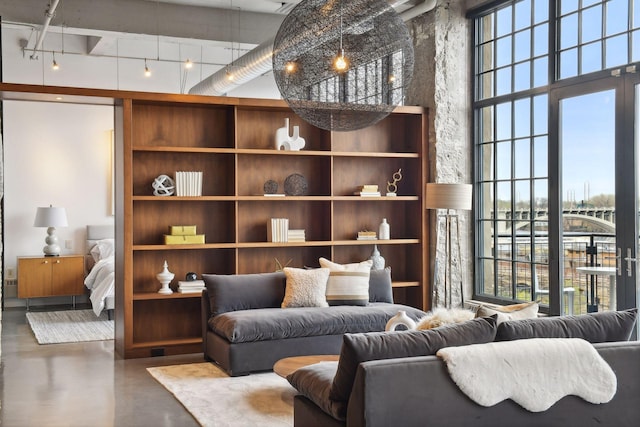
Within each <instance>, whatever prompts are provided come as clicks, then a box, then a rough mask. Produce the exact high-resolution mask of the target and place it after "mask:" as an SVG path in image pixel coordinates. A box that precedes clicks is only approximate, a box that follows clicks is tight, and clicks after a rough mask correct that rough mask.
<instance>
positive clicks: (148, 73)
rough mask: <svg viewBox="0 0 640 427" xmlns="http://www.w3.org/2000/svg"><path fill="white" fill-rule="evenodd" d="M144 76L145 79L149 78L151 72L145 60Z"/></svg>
mask: <svg viewBox="0 0 640 427" xmlns="http://www.w3.org/2000/svg"><path fill="white" fill-rule="evenodd" d="M144 76H145V77H151V70H150V69H149V67H148V66H147V60H146V59H145V60H144Z"/></svg>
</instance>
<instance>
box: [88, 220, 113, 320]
mask: <svg viewBox="0 0 640 427" xmlns="http://www.w3.org/2000/svg"><path fill="white" fill-rule="evenodd" d="M114 254H115V240H114V239H113V227H110V226H104V225H88V226H87V256H86V259H87V264H86V266H87V269H89V273H88V275H87V277H86V278H85V280H84V284H85V286H86V287H87V288H88V289H90V290H91V296H90V297H89V299H90V301H91V305H92V307H93V312H94V313H95V314H96V316H100V313H102V310H104V309H113V299H114V295H115V271H114Z"/></svg>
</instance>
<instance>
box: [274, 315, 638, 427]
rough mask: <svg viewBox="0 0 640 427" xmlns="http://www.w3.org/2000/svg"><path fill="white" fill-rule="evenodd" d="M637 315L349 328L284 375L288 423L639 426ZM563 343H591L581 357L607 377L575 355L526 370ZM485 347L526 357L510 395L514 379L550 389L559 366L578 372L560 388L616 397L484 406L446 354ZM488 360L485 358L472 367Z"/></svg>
mask: <svg viewBox="0 0 640 427" xmlns="http://www.w3.org/2000/svg"><path fill="white" fill-rule="evenodd" d="M636 315H637V310H636V309H634V310H628V311H621V312H603V313H594V314H587V315H581V316H567V317H550V318H537V319H527V320H513V321H505V322H501V323H500V324H498V322H497V315H494V316H493V317H484V318H476V319H473V320H469V321H466V322H462V323H459V324H455V325H445V326H442V327H439V328H435V329H431V330H425V331H403V332H386V333H384V332H383V333H364V334H346V335H345V336H344V342H343V346H342V349H341V353H340V359H339V362H324V363H320V364H315V365H311V366H308V367H304V368H301V369H298V370H297V371H295V372H293V373H292V374H290V375H289V376H288V377H287V379H288V380H289V382H290V383H291V384H292V385H293V386H294V387H295V388H296V389H297V390H298V392H299V394H298V395H297V396H296V397H295V399H294V425H295V426H299V427H302V426H336V427H337V426H368V427H377V426H380V427H382V426H391V425H394V426H395V425H397V426H403V427H411V426H447V427H452V426H470V425H473V426H491V427H495V426H516V425H517V426H536V427H537V426H551V427H553V426H561V427H571V426H576V427H578V426H579V427H583V426H612V427H613V426H615V427H619V426H635V425H638V420H640V343H639V342H637V341H626V340H627V339H628V338H629V336H630V334H631V332H632V330H633V328H634V326H635V323H636ZM559 341H562V342H563V343H570V344H581V345H582V346H583V347H578V348H586V349H589V351H585V352H584V353H585V354H590V353H595V352H597V354H596V355H595V357H596V358H598V356H597V355H599V356H601V358H602V359H603V360H604V361H605V362H601V363H603V364H604V365H607V364H608V366H609V367H610V370H612V371H613V373H614V374H613V377H611V376H610V377H608V379H607V381H604V380H601V379H600V377H597V376H596V374H597V373H598V371H596V369H595V366H593V367H592V365H591V364H588V363H587V364H586V366H583V365H581V364H580V363H578V361H577V360H575V359H576V358H577V356H576V354H567V356H566V357H564V356H563V357H558V358H557V359H555V360H553V361H552V362H551V363H547V362H543V363H542V364H538V365H537V366H538V368H537V370H534V372H533V373H531V372H529V373H528V375H529V376H527V375H526V369H527V365H528V364H533V362H535V361H534V360H533V358H534V357H535V355H534V354H535V352H530V350H527V348H529V349H531V348H533V347H536V346H538V345H542V344H545V343H546V344H557V343H558V342H559ZM526 343H529V344H530V345H528V346H527V345H525V344H526ZM488 346H494V347H495V346H502V347H501V348H504V347H507V348H512V351H513V352H514V353H515V354H516V356H518V357H520V359H519V360H521V361H524V362H523V363H521V364H520V365H519V366H518V369H517V370H516V372H518V374H517V375H515V376H512V377H509V378H508V383H507V385H508V386H509V387H510V388H512V389H513V390H515V391H516V393H519V391H520V390H521V389H523V388H525V387H522V384H521V383H520V382H521V381H528V380H530V378H531V377H534V378H537V379H540V380H542V391H543V392H544V391H548V392H555V391H556V388H557V387H558V384H557V383H556V384H554V378H553V377H554V375H556V373H555V371H552V370H551V369H550V368H551V367H552V366H553V367H555V366H559V367H562V368H563V369H565V368H566V369H567V370H569V369H571V370H573V369H576V370H577V372H580V374H578V375H571V376H570V378H569V381H564V380H562V379H560V380H562V381H563V384H560V385H564V383H565V382H566V383H571V384H569V387H568V389H569V390H574V389H580V385H583V386H584V385H588V386H587V387H583V388H586V389H587V390H586V391H587V392H592V391H596V392H600V391H603V392H604V391H606V390H604V389H605V384H607V385H608V387H609V391H608V392H609V393H613V397H612V398H610V397H608V398H607V399H605V400H602V401H601V402H602V403H599V404H594V403H590V402H588V401H586V400H584V399H583V398H581V397H577V396H575V395H571V394H572V393H569V395H567V396H565V397H562V398H560V399H559V400H558V401H557V402H555V403H553V404H552V405H551V406H550V407H548V409H544V410H536V411H532V410H530V409H525V408H524V407H523V406H521V405H520V404H518V403H515V401H514V399H515V398H511V399H506V400H502V401H500V402H498V403H496V404H493V405H489V406H483V405H481V404H478V403H477V402H476V401H473V400H472V399H471V398H470V397H469V394H467V392H463V391H462V389H461V387H460V386H459V384H457V383H456V382H455V381H454V379H452V378H453V376H452V375H450V372H449V369H451V367H449V366H448V365H447V364H446V362H445V361H444V360H443V355H442V353H445V354H446V353H447V351H451V350H452V349H454V350H458V351H460V352H462V353H464V350H471V351H470V354H472V355H474V356H475V355H476V354H477V355H478V357H479V355H480V353H481V352H480V351H479V350H480V349H482V348H485V347H488ZM584 346H586V347H584ZM593 349H595V352H594V351H593ZM436 353H437V354H438V355H440V357H438V356H436V355H435V354H436ZM505 357H506V356H505ZM500 358H502V353H497V356H496V357H495V358H493V359H491V360H494V361H496V363H497V362H498V359H500ZM598 359H599V358H598ZM491 365H492V362H489V363H486V364H482V365H481V366H482V367H481V368H480V369H477V370H476V371H474V372H480V371H484V370H485V369H490V368H491ZM534 366H535V365H534ZM520 369H521V370H522V373H521V374H520ZM606 369H608V368H606ZM606 369H605V370H606ZM572 372H573V371H571V373H572ZM501 375H502V374H501V372H498V373H496V374H495V375H494V376H492V377H491V379H490V380H489V381H486V382H485V383H482V382H481V385H482V384H486V385H487V386H489V385H491V383H493V382H494V381H498V380H499V378H498V377H501ZM469 376H474V374H472V375H469ZM616 382H617V383H616ZM547 384H548V386H547ZM525 385H526V384H525ZM545 388H548V390H545ZM601 389H602V390H601ZM465 390H466V389H465ZM483 392H484V391H483V390H481V392H480V394H481V395H482V394H483ZM488 392H489V387H487V393H488ZM536 392H537V393H540V389H539V388H538V389H536ZM609 399H610V400H609ZM516 401H517V400H516ZM604 402H606V403H604ZM545 408H546V407H545Z"/></svg>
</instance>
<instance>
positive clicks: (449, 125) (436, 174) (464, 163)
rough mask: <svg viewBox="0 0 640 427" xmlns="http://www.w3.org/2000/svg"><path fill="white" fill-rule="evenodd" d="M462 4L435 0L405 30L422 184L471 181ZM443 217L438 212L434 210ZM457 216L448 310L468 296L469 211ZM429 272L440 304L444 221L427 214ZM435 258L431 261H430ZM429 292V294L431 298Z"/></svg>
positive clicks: (468, 81)
mask: <svg viewBox="0 0 640 427" xmlns="http://www.w3.org/2000/svg"><path fill="white" fill-rule="evenodd" d="M465 13H466V5H465V1H464V0H460V1H439V2H438V5H437V6H436V8H435V9H434V10H433V11H431V12H429V13H427V14H424V15H422V16H420V17H418V18H415V19H414V20H412V21H411V22H410V23H408V24H409V28H410V31H411V34H412V37H413V39H414V46H415V56H416V66H415V70H416V72H414V76H413V81H412V88H411V89H410V90H409V91H408V92H409V93H410V94H411V95H410V96H409V97H408V99H407V102H406V103H407V105H422V106H425V107H427V108H428V109H429V135H428V142H429V143H428V146H427V150H428V154H429V161H430V164H429V176H428V178H427V182H441V183H472V182H473V168H472V156H473V141H472V133H471V117H472V116H471V107H470V103H471V88H472V85H471V79H470V70H471V65H470V64H471V53H472V52H471V47H470V31H471V28H470V25H469V22H468V21H467V19H466V18H465ZM438 212H439V213H445V212H444V211H438ZM457 213H458V214H460V235H461V239H460V246H461V259H462V265H461V266H458V265H457V262H455V261H456V257H455V250H456V248H457V246H456V245H455V239H456V233H455V231H456V230H455V229H453V232H454V233H453V241H452V242H453V243H454V245H453V250H454V253H453V254H454V256H453V259H454V265H453V268H452V276H453V277H452V283H453V287H452V294H453V295H452V302H453V306H456V305H459V304H460V301H461V295H460V284H461V283H463V289H464V298H465V299H469V298H471V296H472V294H473V241H474V240H473V228H472V225H473V221H472V218H473V217H472V216H471V212H457ZM430 225H431V236H430V237H431V248H430V252H431V271H435V270H434V267H435V265H437V266H438V269H437V270H438V277H436V278H435V282H436V284H437V285H436V292H437V295H436V297H435V301H436V302H437V305H440V306H441V305H443V303H444V272H445V264H446V243H445V242H446V240H445V237H446V232H445V224H444V220H443V219H440V221H438V219H437V216H436V214H435V212H432V213H430ZM434 254H435V257H434ZM433 295H434V293H433V289H432V293H431V296H433Z"/></svg>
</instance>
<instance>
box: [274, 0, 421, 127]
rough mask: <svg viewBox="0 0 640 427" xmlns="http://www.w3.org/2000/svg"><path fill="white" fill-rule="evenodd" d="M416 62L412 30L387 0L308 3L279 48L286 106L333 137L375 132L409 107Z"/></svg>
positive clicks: (280, 37) (279, 37) (284, 28)
mask: <svg viewBox="0 0 640 427" xmlns="http://www.w3.org/2000/svg"><path fill="white" fill-rule="evenodd" d="M413 63H414V52H413V44H412V40H411V37H410V34H409V30H408V28H407V26H406V25H405V23H404V22H403V21H402V18H400V16H399V15H398V14H397V12H396V11H395V10H394V9H393V7H391V5H389V3H388V2H387V1H385V0H332V1H327V0H303V1H301V2H300V3H298V5H297V6H296V7H294V8H293V10H292V11H291V12H290V13H289V15H287V16H286V17H285V19H284V20H283V22H282V24H281V26H280V28H279V29H278V32H277V34H276V37H275V41H274V45H273V73H274V77H275V80H276V83H277V85H278V89H279V91H280V94H281V95H282V97H283V98H284V100H285V101H287V103H288V104H289V106H290V107H291V109H292V110H293V111H294V112H295V113H296V114H297V115H298V116H300V117H301V118H302V119H303V120H305V121H307V122H309V123H311V124H312V125H314V126H316V127H319V128H321V129H326V130H331V131H351V130H356V129H361V128H364V127H367V126H370V125H372V124H375V123H376V122H378V121H379V120H381V119H383V118H384V117H386V116H387V115H388V114H389V113H391V111H393V109H394V108H395V107H396V106H398V105H402V104H403V103H404V97H405V90H406V89H407V88H408V86H409V83H410V82H411V77H412V75H413Z"/></svg>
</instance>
